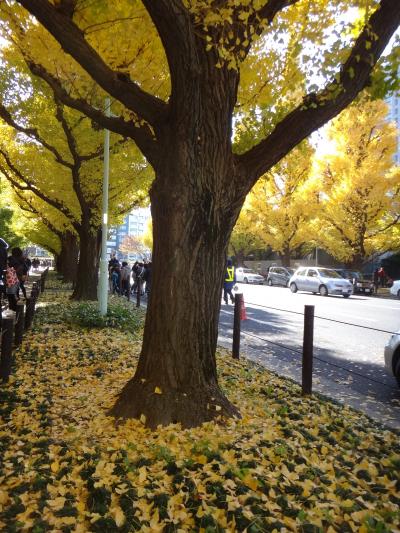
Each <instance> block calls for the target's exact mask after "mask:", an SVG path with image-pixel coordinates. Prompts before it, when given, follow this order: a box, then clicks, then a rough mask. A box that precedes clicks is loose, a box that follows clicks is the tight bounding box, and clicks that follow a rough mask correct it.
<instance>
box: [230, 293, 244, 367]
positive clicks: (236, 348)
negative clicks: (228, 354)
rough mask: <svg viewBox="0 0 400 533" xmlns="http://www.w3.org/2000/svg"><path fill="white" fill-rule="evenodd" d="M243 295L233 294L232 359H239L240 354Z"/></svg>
mask: <svg viewBox="0 0 400 533" xmlns="http://www.w3.org/2000/svg"><path fill="white" fill-rule="evenodd" d="M242 298H243V294H242V293H239V294H235V309H234V311H233V340H232V357H233V358H234V359H239V353H240V308H241V305H242Z"/></svg>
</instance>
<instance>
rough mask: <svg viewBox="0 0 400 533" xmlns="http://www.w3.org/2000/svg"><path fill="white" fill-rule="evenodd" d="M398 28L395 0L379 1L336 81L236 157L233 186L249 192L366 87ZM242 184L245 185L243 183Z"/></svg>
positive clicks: (399, 19)
mask: <svg viewBox="0 0 400 533" xmlns="http://www.w3.org/2000/svg"><path fill="white" fill-rule="evenodd" d="M399 24H400V9H399V2H398V0H381V3H380V6H379V8H378V9H377V10H376V11H375V12H374V13H373V14H372V15H371V17H370V19H369V22H368V24H367V25H366V26H365V27H364V30H363V31H362V32H361V34H360V35H359V37H358V39H357V40H356V42H355V44H354V46H353V49H352V51H351V53H350V55H349V57H348V59H347V61H346V62H345V63H344V65H343V66H342V68H341V70H340V76H339V81H336V80H335V81H333V82H331V83H329V84H328V85H327V86H326V87H325V89H324V90H322V91H321V92H320V93H318V94H315V93H313V94H309V95H307V96H306V97H305V98H304V101H303V103H302V104H301V105H300V106H298V107H297V108H296V109H295V110H294V111H292V112H291V113H289V115H287V116H286V117H285V118H284V119H283V120H282V121H281V122H280V123H279V124H278V125H277V126H276V127H275V129H274V131H273V132H272V133H271V134H270V135H269V136H268V137H267V138H265V139H264V140H263V141H261V142H260V143H259V144H257V145H256V146H254V147H253V148H251V149H250V150H249V151H248V152H246V153H244V154H241V155H238V156H236V161H237V163H238V168H239V175H240V178H239V179H238V182H237V185H238V187H239V188H242V187H243V185H244V186H245V188H246V189H248V190H249V189H250V188H251V187H252V185H253V184H254V183H255V181H256V180H257V179H258V178H259V177H260V176H261V175H262V174H264V173H265V172H266V171H267V170H269V169H270V168H271V167H272V166H273V165H275V164H276V163H277V162H278V161H279V160H280V159H282V157H284V156H285V155H286V154H287V153H288V152H289V151H290V150H291V149H292V148H294V147H295V146H296V145H297V144H298V143H299V142H301V141H302V140H303V139H305V138H306V137H308V136H309V135H310V134H311V133H312V132H313V131H315V130H317V129H318V128H320V127H321V126H322V125H324V124H325V123H326V122H328V121H329V120H331V119H332V118H333V117H335V116H336V115H337V114H338V113H340V111H342V110H343V109H344V108H345V107H346V106H348V105H349V104H350V103H351V102H352V100H353V99H354V98H355V97H356V96H357V94H358V93H359V92H360V91H361V90H362V89H364V87H365V86H366V85H367V84H368V82H369V78H370V75H371V72H372V69H373V67H374V65H375V64H376V62H377V60H378V58H379V57H380V55H381V54H382V52H383V50H384V48H385V46H386V45H387V43H388V42H389V40H390V38H391V36H392V35H393V33H394V32H395V31H396V29H397V27H398V26H399ZM243 180H246V183H245V184H244V183H243Z"/></svg>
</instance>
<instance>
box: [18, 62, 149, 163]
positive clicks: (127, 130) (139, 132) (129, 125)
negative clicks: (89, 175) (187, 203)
mask: <svg viewBox="0 0 400 533" xmlns="http://www.w3.org/2000/svg"><path fill="white" fill-rule="evenodd" d="M25 61H26V63H27V65H28V67H29V69H30V71H31V72H32V74H34V75H35V76H38V77H40V78H42V80H44V81H45V82H46V83H47V84H48V85H49V86H50V87H51V89H52V90H53V93H54V97H55V99H56V100H58V101H59V102H62V103H63V104H65V105H66V106H68V107H71V108H72V109H76V110H77V111H80V112H81V113H83V114H85V115H86V116H87V117H89V118H91V119H92V120H93V121H94V122H97V123H98V124H100V125H101V126H103V128H107V129H108V130H110V131H113V132H115V133H118V134H119V135H122V136H123V137H129V138H130V139H133V141H134V142H135V143H136V144H137V146H138V147H139V149H140V150H141V151H142V152H143V154H144V155H145V156H146V157H147V159H148V160H149V161H150V163H152V164H154V163H155V161H156V156H157V142H156V141H155V139H154V135H153V133H152V131H151V129H150V128H149V126H148V125H146V124H143V125H135V124H134V123H133V122H127V121H126V120H124V119H123V118H121V117H107V116H105V115H104V113H103V112H102V111H100V110H99V109H95V108H94V107H92V106H91V105H89V104H88V103H87V102H86V100H84V99H81V98H73V97H72V96H70V95H69V94H68V92H67V91H66V90H65V89H64V87H62V85H61V84H60V82H59V81H58V80H57V78H56V77H55V76H53V75H52V74H51V73H50V72H48V71H47V70H46V69H45V68H44V67H43V66H41V65H39V64H37V63H34V62H33V61H32V60H30V59H27V58H25Z"/></svg>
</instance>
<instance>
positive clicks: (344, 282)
mask: <svg viewBox="0 0 400 533" xmlns="http://www.w3.org/2000/svg"><path fill="white" fill-rule="evenodd" d="M289 287H290V290H291V291H292V292H297V291H307V292H312V293H314V294H317V292H319V293H320V295H321V296H328V294H337V295H340V296H343V297H344V298H348V297H349V296H350V294H351V293H352V292H353V284H352V283H351V282H350V281H349V280H348V279H344V278H342V276H341V275H340V274H339V273H338V272H336V270H333V269H332V268H320V267H309V268H304V267H300V268H298V269H297V270H296V272H295V273H294V274H293V276H292V277H291V278H290V280H289Z"/></svg>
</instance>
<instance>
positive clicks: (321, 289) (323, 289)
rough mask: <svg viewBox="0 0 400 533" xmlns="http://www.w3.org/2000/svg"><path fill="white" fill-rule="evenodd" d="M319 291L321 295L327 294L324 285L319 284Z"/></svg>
mask: <svg viewBox="0 0 400 533" xmlns="http://www.w3.org/2000/svg"><path fill="white" fill-rule="evenodd" d="M319 293H320V295H321V296H328V289H327V288H326V287H325V285H321V287H320V288H319Z"/></svg>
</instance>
